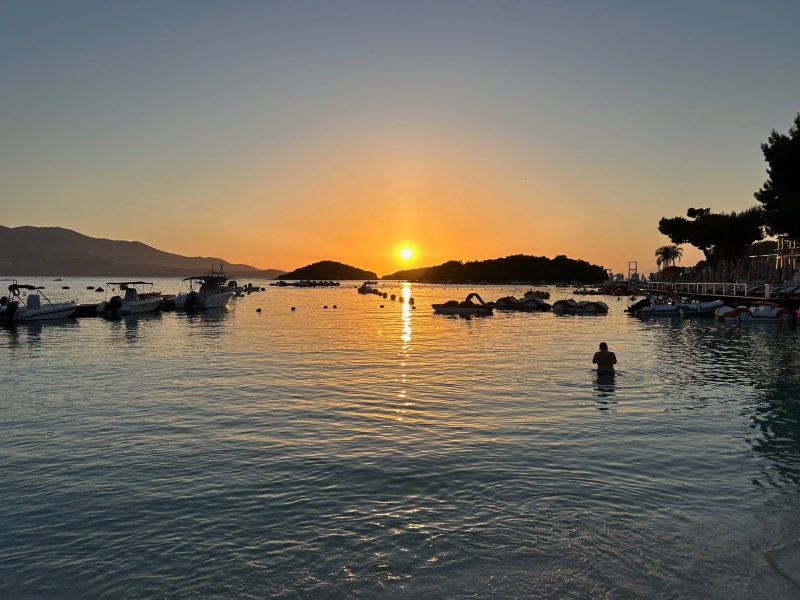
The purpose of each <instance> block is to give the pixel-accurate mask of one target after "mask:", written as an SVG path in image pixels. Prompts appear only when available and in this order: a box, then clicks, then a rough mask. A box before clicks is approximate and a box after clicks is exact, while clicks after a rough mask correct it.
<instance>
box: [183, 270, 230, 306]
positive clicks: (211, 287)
mask: <svg viewBox="0 0 800 600" xmlns="http://www.w3.org/2000/svg"><path fill="white" fill-rule="evenodd" d="M183 282H184V284H185V285H186V288H187V289H186V290H185V291H183V292H181V293H179V294H178V295H176V296H175V308H176V309H177V310H186V311H193V310H207V309H210V308H225V307H226V306H228V304H229V303H230V301H231V298H233V296H234V295H235V292H232V291H229V290H228V289H227V287H226V286H227V283H226V282H227V279H226V278H225V274H224V273H214V271H213V270H212V271H211V273H209V274H207V275H195V276H193V277H186V278H184V280H183Z"/></svg>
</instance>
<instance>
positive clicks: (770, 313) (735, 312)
mask: <svg viewBox="0 0 800 600" xmlns="http://www.w3.org/2000/svg"><path fill="white" fill-rule="evenodd" d="M714 316H715V317H716V318H717V319H719V320H720V321H755V322H759V321H762V322H771V321H775V322H777V321H793V320H794V319H795V313H793V312H792V311H791V310H790V309H788V308H786V307H785V306H780V305H779V304H774V303H769V302H768V303H762V304H757V305H755V306H750V307H748V306H736V307H731V306H724V305H723V306H720V307H719V308H718V309H717V310H716V312H715V313H714Z"/></svg>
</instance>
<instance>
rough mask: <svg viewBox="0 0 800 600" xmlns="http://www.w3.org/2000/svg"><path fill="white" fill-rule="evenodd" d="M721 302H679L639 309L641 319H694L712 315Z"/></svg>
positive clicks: (722, 304)
mask: <svg viewBox="0 0 800 600" xmlns="http://www.w3.org/2000/svg"><path fill="white" fill-rule="evenodd" d="M724 305H725V302H723V301H722V300H708V301H706V302H681V301H680V300H678V301H676V302H675V303H673V304H653V305H652V306H644V307H642V308H641V309H640V313H641V315H642V316H643V317H696V316H703V315H709V316H710V315H713V314H714V311H716V310H717V309H718V308H719V307H721V306H724Z"/></svg>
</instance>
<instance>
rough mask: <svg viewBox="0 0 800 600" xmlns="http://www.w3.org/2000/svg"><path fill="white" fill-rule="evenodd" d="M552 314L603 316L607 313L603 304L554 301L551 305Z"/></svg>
mask: <svg viewBox="0 0 800 600" xmlns="http://www.w3.org/2000/svg"><path fill="white" fill-rule="evenodd" d="M553 312H554V313H556V314H565V315H605V314H607V313H608V305H607V304H606V303H605V302H591V301H586V300H583V301H581V302H575V301H574V300H556V301H555V302H554V303H553Z"/></svg>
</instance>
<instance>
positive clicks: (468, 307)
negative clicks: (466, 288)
mask: <svg viewBox="0 0 800 600" xmlns="http://www.w3.org/2000/svg"><path fill="white" fill-rule="evenodd" d="M473 298H475V299H476V300H477V301H478V303H475V302H473V301H472V299H473ZM431 306H432V307H433V312H434V313H436V314H440V315H459V316H462V317H472V316H486V315H490V314H492V310H494V302H489V303H487V302H484V301H483V298H481V297H480V296H479V295H478V294H476V293H475V292H472V293H471V294H469V295H468V296H467V297H466V298H465V299H464V301H463V302H459V301H458V300H449V301H447V302H445V303H443V304H431Z"/></svg>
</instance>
